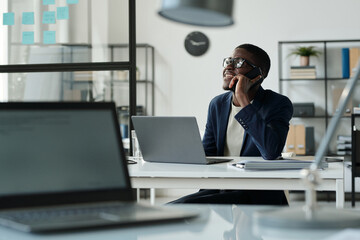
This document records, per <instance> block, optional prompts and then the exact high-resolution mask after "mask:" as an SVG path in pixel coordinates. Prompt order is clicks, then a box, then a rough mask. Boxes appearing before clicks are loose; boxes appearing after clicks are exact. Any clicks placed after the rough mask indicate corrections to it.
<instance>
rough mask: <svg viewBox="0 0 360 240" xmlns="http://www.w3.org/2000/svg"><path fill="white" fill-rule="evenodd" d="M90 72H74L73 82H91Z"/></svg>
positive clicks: (91, 74)
mask: <svg viewBox="0 0 360 240" xmlns="http://www.w3.org/2000/svg"><path fill="white" fill-rule="evenodd" d="M92 80H93V72H92V71H76V72H74V81H92Z"/></svg>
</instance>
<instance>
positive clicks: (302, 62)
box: [300, 56, 310, 66]
mask: <svg viewBox="0 0 360 240" xmlns="http://www.w3.org/2000/svg"><path fill="white" fill-rule="evenodd" d="M309 63H310V57H309V56H300V66H309Z"/></svg>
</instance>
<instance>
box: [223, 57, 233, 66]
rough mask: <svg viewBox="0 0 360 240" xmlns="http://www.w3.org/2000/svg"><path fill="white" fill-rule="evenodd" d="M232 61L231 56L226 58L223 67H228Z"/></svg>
mask: <svg viewBox="0 0 360 240" xmlns="http://www.w3.org/2000/svg"><path fill="white" fill-rule="evenodd" d="M230 63H232V61H231V58H224V60H223V67H224V68H226V67H227V66H228V65H229V64H230Z"/></svg>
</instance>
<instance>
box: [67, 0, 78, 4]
mask: <svg viewBox="0 0 360 240" xmlns="http://www.w3.org/2000/svg"><path fill="white" fill-rule="evenodd" d="M66 3H67V4H77V3H79V0H66Z"/></svg>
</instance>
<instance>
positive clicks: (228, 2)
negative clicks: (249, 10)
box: [159, 0, 233, 27]
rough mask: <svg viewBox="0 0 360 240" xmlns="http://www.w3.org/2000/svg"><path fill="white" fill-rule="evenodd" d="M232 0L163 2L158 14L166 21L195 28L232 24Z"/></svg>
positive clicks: (171, 0) (176, 0)
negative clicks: (195, 26) (194, 26)
mask: <svg viewBox="0 0 360 240" xmlns="http://www.w3.org/2000/svg"><path fill="white" fill-rule="evenodd" d="M232 8H233V0H163V1H162V8H161V10H160V11H159V14H160V15H161V16H162V17H164V18H167V19H170V20H173V21H176V22H180V23H185V24H190V25H197V26H207V27H223V26H228V25H232V24H233V20H232Z"/></svg>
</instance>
